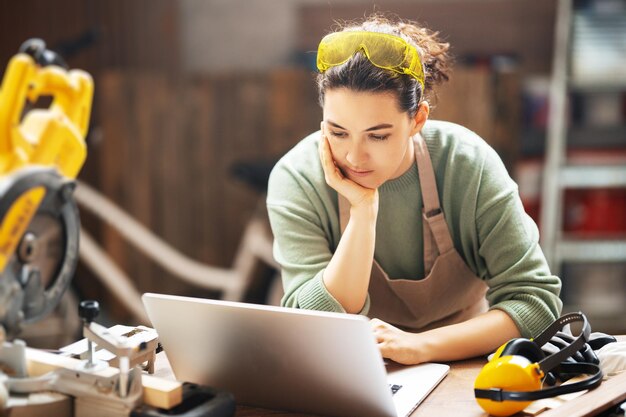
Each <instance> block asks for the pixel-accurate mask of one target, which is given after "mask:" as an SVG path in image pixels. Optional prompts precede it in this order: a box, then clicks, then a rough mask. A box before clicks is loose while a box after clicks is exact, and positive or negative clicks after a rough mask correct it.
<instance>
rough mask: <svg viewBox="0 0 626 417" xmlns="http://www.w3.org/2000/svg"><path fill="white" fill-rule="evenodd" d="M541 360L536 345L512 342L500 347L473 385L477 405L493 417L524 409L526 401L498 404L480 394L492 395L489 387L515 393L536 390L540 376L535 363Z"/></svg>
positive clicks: (541, 377)
mask: <svg viewBox="0 0 626 417" xmlns="http://www.w3.org/2000/svg"><path fill="white" fill-rule="evenodd" d="M543 357H544V354H543V352H542V351H541V349H540V348H539V346H537V345H536V344H535V343H534V342H533V341H531V340H528V339H523V338H519V339H512V340H510V341H508V342H507V343H505V344H504V345H502V346H500V348H499V349H498V350H497V351H496V353H495V354H494V356H493V358H492V359H491V361H489V363H487V365H485V367H484V368H483V369H482V371H481V372H480V374H478V377H477V378H476V381H475V383H474V392H475V393H476V391H477V390H478V394H476V401H477V402H478V405H480V406H481V407H482V408H483V410H485V411H487V412H488V413H489V414H491V415H494V416H509V415H511V414H515V413H517V412H518V411H522V410H523V409H524V408H526V407H528V405H529V404H530V403H531V401H530V400H528V401H502V400H500V401H498V399H497V398H496V399H491V398H489V394H485V395H482V391H486V392H487V393H490V392H494V391H492V387H499V388H500V389H505V390H507V391H515V392H519V391H536V390H540V389H541V380H542V379H543V377H544V375H543V372H542V371H541V369H540V368H539V364H538V363H537V362H539V361H540V360H541V359H543ZM494 394H495V392H494Z"/></svg>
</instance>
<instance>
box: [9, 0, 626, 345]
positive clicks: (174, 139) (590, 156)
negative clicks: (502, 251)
mask: <svg viewBox="0 0 626 417" xmlns="http://www.w3.org/2000/svg"><path fill="white" fill-rule="evenodd" d="M568 9H569V12H571V15H570V16H569V18H568V20H567V22H568V23H567V25H566V26H567V29H568V30H567V31H566V33H567V38H566V41H564V40H563V39H561V40H560V41H558V42H557V41H556V39H555V33H556V29H557V23H556V22H557V20H558V18H559V16H561V15H563V13H564V11H563V10H564V9H559V2H558V1H557V0H412V1H409V0H405V1H401V0H395V1H384V2H383V1H364V0H332V1H331V0H274V1H265V0H177V1H172V0H133V1H127V0H107V1H103V0H101V1H96V0H55V1H54V2H51V1H39V0H22V1H19V2H18V1H4V2H2V3H0V39H1V41H0V63H2V66H1V67H0V71H4V66H5V65H6V63H8V61H9V59H10V58H11V57H12V56H13V55H14V54H15V53H16V52H17V49H18V48H19V46H20V44H21V43H22V42H23V41H25V40H26V39H29V38H32V37H39V38H42V39H44V40H45V41H46V43H47V45H48V47H49V48H51V49H53V50H55V51H56V52H58V53H60V54H61V55H62V56H63V57H64V58H65V59H66V61H67V63H68V64H69V66H70V68H81V69H84V70H86V71H87V72H89V73H90V74H91V75H92V76H93V77H94V80H95V95H94V104H93V113H92V118H91V127H90V130H89V134H88V137H87V144H88V158H87V162H86V164H85V166H84V167H83V170H82V172H81V174H80V177H79V179H80V180H81V181H82V182H83V183H84V184H88V185H90V186H91V187H93V188H94V189H95V190H98V191H99V192H100V193H102V194H103V195H105V196H106V197H108V198H109V199H110V200H111V201H113V202H114V203H115V204H117V205H118V206H119V207H120V208H122V209H123V210H124V211H126V212H127V213H129V214H130V215H131V216H133V217H134V218H135V219H136V220H137V221H138V222H139V223H140V224H142V225H143V226H145V227H147V228H148V229H149V230H151V231H152V232H153V233H154V234H156V235H157V236H159V237H160V238H161V239H163V240H164V241H166V242H168V243H169V244H170V245H172V246H173V247H174V248H176V249H177V250H178V251H180V253H181V254H184V255H185V256H187V257H188V258H190V259H193V260H196V261H198V262H200V263H202V264H206V265H210V266H213V267H216V268H219V270H220V271H222V272H224V271H227V272H232V274H231V275H229V277H230V278H229V279H237V280H240V281H241V282H242V284H241V286H240V287H239V292H238V293H237V295H236V296H234V298H238V299H242V300H246V301H251V302H261V303H276V302H278V301H277V300H279V297H280V283H279V280H278V279H277V278H276V277H277V274H276V266H275V265H274V264H273V263H272V260H271V259H268V255H267V253H268V250H269V249H268V247H269V248H270V249H271V234H270V232H269V230H268V228H267V222H266V219H265V212H264V211H265V208H264V197H265V196H264V193H265V187H266V181H267V175H268V174H269V169H270V168H271V166H272V164H273V163H274V162H275V161H276V160H277V159H278V158H279V157H280V156H281V155H282V154H284V153H285V152H286V151H287V150H288V149H290V148H291V147H292V146H293V145H295V144H296V143H297V142H298V141H299V140H300V139H301V138H303V137H304V136H306V135H307V134H309V133H310V132H312V131H314V130H317V129H318V128H319V121H320V119H321V110H320V108H319V106H318V104H317V95H316V91H315V83H314V75H315V51H316V47H317V42H318V41H319V39H320V38H321V37H322V36H323V35H324V34H325V33H326V32H328V31H329V30H330V29H331V28H332V27H333V24H334V23H333V22H334V21H336V20H344V19H355V18H360V17H363V16H364V15H367V14H369V13H371V12H373V11H379V12H388V13H392V14H395V15H398V16H401V17H402V18H406V19H413V20H417V21H418V22H420V23H423V24H425V25H426V26H427V27H429V28H431V29H433V30H436V31H439V32H440V35H441V37H442V38H443V39H445V40H446V41H448V42H450V44H451V46H452V49H451V51H452V53H453V55H454V56H455V59H456V65H455V68H454V72H453V75H452V79H451V81H450V82H449V83H447V84H446V85H444V86H442V87H441V88H440V89H439V90H438V94H437V99H436V100H435V102H434V107H435V108H434V111H433V113H432V118H435V119H444V120H450V121H453V122H457V123H460V124H462V125H465V126H466V127H468V128H470V129H472V130H474V131H476V132H477V133H478V134H479V135H481V136H482V137H483V138H484V139H485V140H486V141H487V142H489V143H490V144H491V145H492V146H493V147H494V148H495V149H496V150H497V152H498V153H499V154H500V156H501V157H502V159H503V160H504V162H505V164H506V166H507V168H508V170H509V173H510V174H511V176H512V177H513V178H514V179H515V180H516V181H517V182H518V184H519V186H520V194H521V196H522V199H523V202H524V205H525V207H526V210H527V212H528V213H529V214H530V215H531V216H532V217H533V218H534V219H535V220H536V221H537V222H538V223H539V224H540V228H541V232H542V238H543V236H544V235H546V236H555V238H554V239H552V240H549V241H548V242H547V247H546V248H544V249H545V250H546V254H547V255H548V257H549V259H550V260H551V265H552V268H553V269H554V270H555V271H558V273H559V275H560V276H561V278H562V279H563V293H562V297H563V299H564V302H565V308H564V310H565V311H572V310H579V309H580V310H582V311H584V312H585V313H587V315H588V316H589V317H590V321H591V324H592V327H593V328H594V330H598V331H605V332H609V333H621V334H624V333H626V314H625V313H626V243H625V242H626V179H625V178H626V175H625V174H624V172H623V171H624V169H625V168H626V4H625V2H624V1H622V0H598V1H578V2H574V3H573V4H572V5H571V7H568ZM555 45H556V46H555ZM557 62H566V64H567V65H566V69H567V70H566V72H563V71H561V72H559V70H558V68H557V69H555V63H557ZM553 75H555V76H556V77H553ZM559 97H561V98H564V103H565V104H564V106H561V107H554V103H553V102H554V100H555V99H556V98H559ZM551 106H553V107H551ZM551 109H552V110H551ZM554 109H556V110H554ZM559 126H561V128H559ZM548 143H557V145H555V147H554V149H560V148H559V146H561V147H562V148H563V149H564V150H563V151H562V152H561V153H562V154H563V155H567V157H566V159H565V161H566V162H567V163H568V164H569V163H573V164H576V165H593V166H599V167H600V168H598V169H599V171H598V172H604V171H602V170H603V169H605V168H606V167H609V168H610V169H609V173H608V174H609V177H610V178H609V180H602V179H599V180H598V181H596V182H593V184H588V183H587V184H585V183H584V181H583V182H582V183H578V182H576V181H575V180H572V181H570V182H569V183H568V185H567V187H564V186H562V185H554V184H552V182H551V181H546V179H550V178H556V177H558V176H559V175H560V173H559V169H560V168H561V165H562V164H563V163H565V162H563V161H561V162H562V163H561V164H556V165H554V164H550V163H548V164H546V161H547V160H548V159H550V158H552V157H553V156H554V155H556V154H558V153H559V152H556V151H554V152H553V153H552V156H548V158H546V155H547V154H548V151H547V150H548V149H550V146H548ZM559 143H560V144H561V145H558V144H559ZM561 159H563V158H561ZM556 160H558V158H557V159H556ZM546 170H547V171H546ZM544 172H546V174H544ZM591 172H596V171H593V170H592V171H591ZM79 188H80V187H79ZM552 196H556V197H555V198H554V199H553V198H552ZM546 198H547V199H549V200H550V203H549V205H548V206H549V207H552V208H551V210H552V211H551V214H549V215H548V217H542V214H541V213H542V207H544V206H546V204H544V200H545V199H546ZM544 216H545V213H544ZM542 219H552V220H550V221H549V222H547V221H545V220H542ZM81 220H82V223H83V226H84V228H85V230H87V231H89V233H90V235H91V236H93V238H94V240H95V241H96V242H97V243H98V244H99V245H100V246H101V247H102V249H103V250H104V252H106V253H107V254H109V255H110V256H111V258H112V259H113V260H114V261H115V263H116V264H117V265H119V267H120V268H121V270H123V271H124V272H125V274H126V276H127V277H128V279H129V280H130V281H131V282H132V285H133V286H134V291H136V292H137V293H142V292H146V291H152V292H164V293H174V294H181V295H194V296H205V297H216V298H220V297H223V296H224V291H223V289H220V288H219V286H218V287H212V286H210V285H208V286H197V285H193V284H191V283H189V282H188V281H186V280H184V279H183V280H181V279H180V278H179V277H177V276H176V274H174V273H172V272H171V271H168V270H167V268H164V267H163V266H162V264H163V263H167V262H168V260H167V259H160V260H161V261H162V262H161V263H159V262H155V260H152V259H150V258H149V257H147V256H145V254H144V253H143V252H142V251H141V250H140V249H138V248H136V247H135V246H133V245H131V244H129V243H128V241H127V239H125V238H124V237H123V236H122V234H120V232H119V231H117V230H115V229H114V228H112V227H111V226H110V225H108V224H107V223H106V222H104V221H102V220H101V219H100V218H98V217H96V216H93V215H92V214H91V213H90V212H89V211H88V210H83V209H81ZM542 221H543V222H544V223H551V224H549V225H547V224H541V223H542ZM252 224H254V225H255V227H251V225H252ZM566 238H567V239H569V241H568V242H569V244H570V246H567V245H565V244H564V243H563V242H565V241H564V239H566ZM571 242H577V243H575V244H580V245H583V246H576V248H574V249H575V250H573V251H572V250H570V251H569V252H568V250H569V249H571V248H572V246H571V245H572V243H571ZM562 243H563V244H562ZM268 245H269V246H268ZM562 248H565V249H568V248H569V249H568V250H565V249H562ZM246 251H248V252H249V253H248V255H250V253H251V254H252V255H250V256H248V257H247V258H246V256H245V254H246V253H247V252H246ZM576 251H578V252H576ZM581 251H582V252H581ZM572 253H574V254H575V255H574V256H572ZM581 253H582V255H585V254H587V255H589V256H582V255H581ZM572 258H573V259H572ZM243 264H245V265H243ZM277 284H278V285H277ZM111 285H112V284H110V283H109V284H107V283H106V282H104V281H103V280H102V278H100V277H99V276H98V275H97V274H96V273H94V271H93V268H90V267H88V265H86V264H85V263H84V262H82V261H81V263H80V265H79V268H78V271H77V273H76V277H75V279H74V282H73V284H72V291H73V293H74V294H76V297H77V298H80V299H85V298H94V299H97V300H99V301H100V302H101V305H102V306H103V308H104V310H105V311H104V315H103V319H102V320H101V321H105V322H109V323H128V324H130V323H136V322H138V321H140V318H139V317H138V316H137V314H136V313H133V311H132V309H130V308H129V307H128V305H127V303H125V302H124V301H123V300H121V297H120V296H119V295H116V294H115V292H114V291H112V290H111ZM122 291H124V290H122ZM230 298H233V297H230ZM45 340H46V342H43V343H44V344H45V343H50V344H54V343H58V342H57V341H54V342H53V341H52V339H50V338H49V337H48V336H47V338H46V339H45Z"/></svg>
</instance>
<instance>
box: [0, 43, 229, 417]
mask: <svg viewBox="0 0 626 417" xmlns="http://www.w3.org/2000/svg"><path fill="white" fill-rule="evenodd" d="M92 97H93V81H92V78H91V77H90V76H89V74H87V73H86V72H84V71H80V70H71V71H68V70H67V66H66V65H65V63H64V62H63V60H62V59H61V58H60V56H58V55H57V54H55V53H54V52H52V51H49V50H47V49H46V45H45V43H44V42H43V41H41V40H39V39H33V40H30V41H27V42H25V43H24V44H23V45H22V47H21V48H20V52H19V53H18V54H17V55H15V56H14V57H13V58H12V59H11V61H10V62H9V65H8V68H7V70H6V72H5V74H4V79H3V81H2V85H1V87H0V415H5V414H4V412H5V407H8V408H13V407H14V406H13V405H11V401H12V400H13V399H14V397H13V396H12V395H13V394H16V395H28V394H30V393H38V392H43V391H46V392H47V391H52V392H54V393H57V395H60V396H61V397H63V398H64V399H68V398H70V397H72V398H75V401H74V404H73V406H71V407H68V408H67V409H63V412H61V411H59V412H52V413H53V414H54V415H64V416H65V415H74V416H75V417H86V416H89V417H91V416H115V417H118V416H120V417H122V416H124V417H125V416H129V415H132V416H134V417H135V416H136V417H144V416H150V417H154V416H161V415H163V416H165V415H168V416H171V415H177V416H197V417H200V416H203V417H228V416H232V415H233V413H234V409H235V405H234V399H233V397H232V395H231V394H229V393H225V392H219V391H215V390H213V389H212V388H209V387H202V386H199V385H195V384H185V383H180V382H177V381H173V380H161V379H159V378H155V377H152V376H150V375H144V374H143V372H142V371H141V369H140V366H139V365H140V364H141V363H142V362H143V361H144V359H145V358H146V357H150V358H152V359H149V360H148V362H149V365H150V361H151V362H152V364H153V363H154V351H155V349H156V344H157V342H156V332H154V330H152V329H149V328H143V329H139V328H135V329H134V330H133V331H132V332H127V333H125V334H119V335H118V334H116V333H114V332H113V331H112V330H110V329H106V328H104V327H103V326H100V325H98V324H97V323H95V322H94V321H93V319H94V318H95V316H96V315H97V312H98V308H99V307H98V304H97V303H95V302H87V301H83V302H82V303H81V305H80V309H79V312H80V315H81V317H82V318H83V335H84V336H85V337H86V339H87V342H88V356H87V358H88V359H87V360H86V361H80V360H78V359H73V358H69V357H62V356H59V355H54V354H51V353H47V352H44V351H38V350H36V349H28V348H27V347H26V345H25V343H24V342H23V341H18V340H15V341H13V342H9V341H8V340H12V339H13V338H14V337H15V336H16V335H17V334H19V332H20V331H21V329H22V327H23V326H24V325H25V324H28V323H31V322H35V321H38V320H40V319H42V318H44V317H46V316H47V315H48V314H50V313H51V311H52V310H53V309H54V308H55V307H56V306H57V304H58V303H59V301H60V299H61V297H62V295H63V293H64V292H65V290H66V289H67V287H68V286H69V284H70V282H71V280H72V276H73V275H74V271H75V268H76V263H77V260H78V240H79V223H80V220H79V216H78V209H77V206H76V202H75V200H74V197H73V193H74V188H75V181H74V180H75V178H76V175H77V174H78V172H79V171H80V169H81V167H82V165H83V163H84V162H85V158H86V155H87V151H86V146H85V141H84V138H85V135H86V133H87V128H88V124H89V117H90V112H91V102H92ZM50 99H51V102H50ZM140 327H142V326H140ZM139 331H141V332H144V334H143V335H141V334H140V335H137V334H135V333H136V332H139ZM93 342H95V343H97V344H98V346H99V347H100V348H102V349H105V350H106V351H107V352H109V353H111V354H113V355H115V356H116V357H117V359H118V364H119V365H118V366H119V369H116V368H113V367H110V366H109V365H108V364H107V363H103V362H102V361H98V360H94V350H93V345H92V344H93ZM147 354H149V355H147ZM35 367H36V368H37V369H36V370H35ZM9 393H11V396H10V395H9ZM62 394H63V395H62ZM68 396H70V397H68ZM26 406H30V404H26ZM26 408H27V407H26ZM49 410H50V409H48V411H46V412H45V413H44V414H47V415H50V414H51V411H49ZM72 410H73V411H72ZM41 411H42V410H40V409H39V410H38V409H36V408H32V407H31V411H30V414H24V412H22V413H18V414H19V415H29V416H30V415H43V414H42V412H41ZM11 415H13V414H11Z"/></svg>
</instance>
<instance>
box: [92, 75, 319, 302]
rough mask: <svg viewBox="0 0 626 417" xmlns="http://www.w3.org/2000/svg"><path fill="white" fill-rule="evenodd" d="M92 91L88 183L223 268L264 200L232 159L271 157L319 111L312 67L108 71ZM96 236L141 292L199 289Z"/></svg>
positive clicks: (312, 124)
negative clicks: (94, 140) (95, 140)
mask: <svg viewBox="0 0 626 417" xmlns="http://www.w3.org/2000/svg"><path fill="white" fill-rule="evenodd" d="M99 92H100V94H99V95H98V109H99V110H98V111H99V113H100V117H99V119H100V120H101V126H100V129H101V131H102V139H101V141H100V143H99V144H98V146H97V147H96V148H95V149H93V151H92V153H91V155H90V157H89V158H90V159H92V158H96V159H97V160H98V164H99V166H100V167H101V171H100V175H99V176H98V178H97V181H96V182H97V183H96V184H94V185H96V186H97V188H99V189H100V190H102V191H103V192H104V193H105V194H106V195H108V196H109V197H110V198H112V199H113V200H114V201H115V202H117V203H118V204H119V205H120V206H121V207H122V208H124V209H125V210H127V211H128V212H129V213H131V214H132V215H133V216H135V217H136V218H137V219H139V220H140V221H141V222H142V223H143V224H144V225H146V226H147V227H149V228H150V229H151V230H153V231H154V232H156V233H157V234H158V235H159V236H161V237H163V238H164V239H165V240H166V241H168V242H169V243H171V244H172V245H174V246H175V247H177V248H178V249H180V250H181V251H182V252H183V253H185V254H187V255H188V256H190V257H192V258H194V259H197V260H199V261H201V262H205V263H208V264H212V265H216V266H223V267H229V266H230V265H231V263H232V260H233V256H234V254H235V252H236V249H237V245H238V244H239V240H240V237H241V234H242V231H243V228H244V226H245V222H246V221H247V219H248V218H249V217H250V216H251V215H252V213H253V211H254V209H255V206H256V205H257V202H258V200H259V198H264V197H263V196H262V195H260V194H259V193H258V192H257V191H255V190H253V189H252V188H251V187H249V186H248V185H246V184H244V183H243V182H241V181H240V180H237V179H235V178H233V176H232V174H231V170H232V166H233V164H234V163H236V162H239V161H247V160H256V159H272V158H276V159H277V158H278V156H279V155H281V154H283V153H284V152H286V151H287V150H288V149H289V148H291V147H292V146H293V145H294V144H295V143H296V142H297V141H298V140H299V139H301V138H303V137H304V136H305V135H307V134H308V133H310V132H312V131H313V130H317V129H318V128H319V121H320V118H321V110H320V109H319V107H318V106H317V102H316V92H315V85H314V82H313V79H312V75H311V74H310V73H308V72H306V71H302V70H277V71H274V72H271V73H269V74H251V75H223V76H215V77H211V78H190V79H180V78H172V77H168V76H164V75H162V74H157V73H150V72H143V71H142V72H131V73H121V72H111V73H108V74H104V75H103V76H102V77H101V78H100V83H99ZM101 239H102V242H103V243H104V247H105V249H106V250H107V252H109V253H110V254H111V255H112V256H113V257H114V259H116V260H117V261H118V262H119V263H120V265H121V266H122V267H123V269H124V270H126V271H127V273H128V274H129V275H130V276H131V277H133V279H134V280H135V281H136V284H137V286H138V288H139V290H140V291H162V292H170V293H178V294H194V295H199V293H198V292H197V290H196V289H194V288H190V287H188V286H186V285H181V283H180V281H178V280H176V279H174V278H173V277H172V276H170V275H169V274H168V273H166V272H164V271H162V270H160V268H159V267H157V266H155V265H153V264H152V263H151V262H150V261H148V260H147V259H146V258H145V257H144V256H143V255H142V254H140V253H139V252H138V251H136V250H135V249H133V248H131V247H130V246H129V245H128V244H126V243H125V242H124V241H122V240H121V238H120V237H119V236H118V235H117V234H116V233H115V232H114V231H112V230H109V229H108V228H105V230H104V233H103V235H102V238H101ZM204 295H206V294H204ZM110 302H111V303H112V304H115V301H114V300H110Z"/></svg>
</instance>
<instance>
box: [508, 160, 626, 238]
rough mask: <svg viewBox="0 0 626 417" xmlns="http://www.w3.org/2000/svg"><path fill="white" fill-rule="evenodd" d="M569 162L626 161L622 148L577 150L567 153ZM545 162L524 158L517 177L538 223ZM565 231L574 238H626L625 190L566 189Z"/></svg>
mask: <svg viewBox="0 0 626 417" xmlns="http://www.w3.org/2000/svg"><path fill="white" fill-rule="evenodd" d="M568 156H569V158H568V159H569V160H570V162H574V163H579V164H585V163H586V164H598V165H602V164H611V165H619V164H626V153H624V152H623V151H588V150H586V151H574V152H569V153H568ZM542 170H543V161H541V160H540V159H528V160H524V161H521V162H520V163H519V164H518V166H517V169H516V180H517V182H518V185H519V191H520V197H521V198H522V203H523V205H524V209H525V210H526V213H528V215H530V217H532V218H533V220H535V222H536V223H537V225H538V226H539V227H540V225H539V217H540V213H541V184H542V182H541V181H542V179H541V177H542V175H541V171H542ZM561 226H562V230H563V232H565V233H567V234H568V235H570V236H571V237H579V238H608V239H611V238H621V239H623V238H625V237H626V189H625V188H585V189H567V190H565V195H564V201H563V224H562V225H561Z"/></svg>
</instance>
